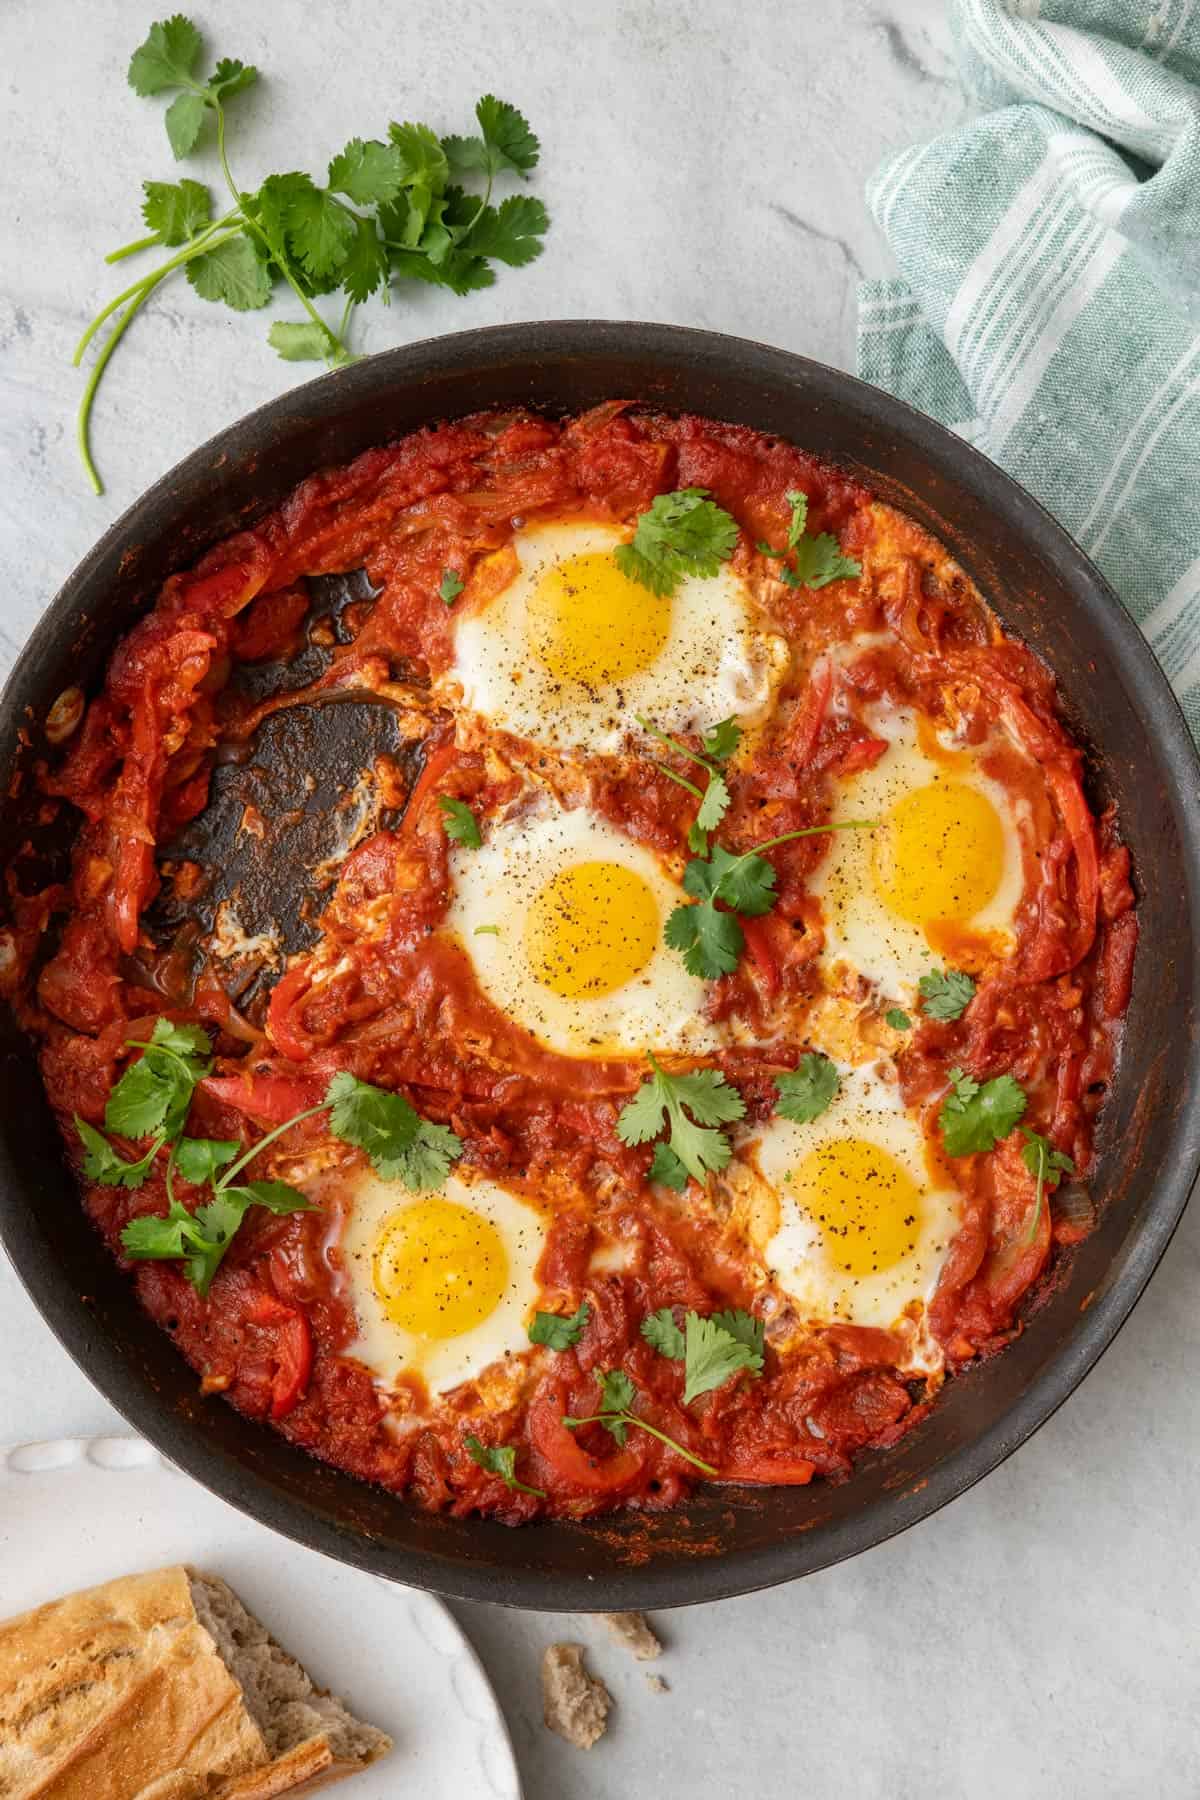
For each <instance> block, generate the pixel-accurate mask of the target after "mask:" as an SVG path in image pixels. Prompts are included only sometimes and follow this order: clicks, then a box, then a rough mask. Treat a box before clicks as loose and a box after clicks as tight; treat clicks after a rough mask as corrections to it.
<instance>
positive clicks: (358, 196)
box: [329, 138, 405, 206]
mask: <svg viewBox="0 0 1200 1800" xmlns="http://www.w3.org/2000/svg"><path fill="white" fill-rule="evenodd" d="M404 173H405V163H404V158H403V156H402V155H401V153H400V151H399V149H398V148H397V146H396V145H395V144H381V143H380V142H379V140H378V139H377V138H368V139H367V140H366V141H364V140H363V139H362V138H351V139H350V142H349V143H348V144H347V145H346V148H345V149H344V150H342V151H341V152H340V153H339V154H338V155H337V156H335V157H334V159H333V161H332V162H331V163H330V165H329V185H330V187H331V188H332V189H333V191H334V193H335V194H345V196H346V198H347V199H348V200H353V202H354V204H355V206H376V205H378V204H379V203H380V202H381V201H384V202H386V201H388V200H394V199H395V198H396V196H397V194H398V193H400V191H401V189H402V188H403V186H404Z"/></svg>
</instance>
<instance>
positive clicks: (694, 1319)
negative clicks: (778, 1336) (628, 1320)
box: [641, 1306, 766, 1406]
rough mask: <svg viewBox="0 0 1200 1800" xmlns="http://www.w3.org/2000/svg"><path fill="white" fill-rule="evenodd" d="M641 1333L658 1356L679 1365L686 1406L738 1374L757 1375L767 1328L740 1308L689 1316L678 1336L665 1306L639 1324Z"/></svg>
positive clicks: (675, 1326)
mask: <svg viewBox="0 0 1200 1800" xmlns="http://www.w3.org/2000/svg"><path fill="white" fill-rule="evenodd" d="M641 1330H642V1336H643V1337H644V1338H645V1340H646V1342H647V1343H648V1344H649V1345H650V1347H651V1349H653V1350H657V1351H658V1353H659V1355H660V1356H666V1357H669V1358H670V1359H671V1360H672V1361H675V1362H678V1361H680V1360H682V1362H683V1403H684V1405H685V1406H690V1405H691V1403H692V1401H693V1400H698V1399H699V1398H700V1395H701V1394H708V1393H711V1392H712V1390H713V1389H714V1388H719V1387H723V1386H724V1385H725V1383H726V1382H727V1381H728V1380H729V1379H730V1377H731V1376H733V1375H738V1374H740V1373H741V1372H742V1370H743V1369H745V1370H748V1371H749V1373H750V1374H751V1375H761V1374H762V1370H763V1357H764V1355H765V1353H766V1327H765V1326H764V1324H763V1321H762V1320H761V1319H756V1318H755V1317H754V1315H753V1313H748V1312H743V1311H742V1310H741V1308H740V1307H739V1308H734V1309H731V1310H729V1311H727V1312H719V1313H713V1314H712V1316H711V1317H710V1318H704V1317H703V1316H702V1315H701V1314H700V1313H697V1312H692V1311H690V1310H689V1312H688V1313H687V1315H686V1317H685V1319H684V1322H683V1330H682V1331H681V1330H680V1329H679V1326H678V1325H677V1324H676V1322H675V1316H674V1314H673V1313H672V1311H671V1309H670V1307H667V1306H664V1307H662V1308H660V1309H659V1311H658V1312H656V1313H651V1314H650V1315H649V1317H648V1318H645V1319H643V1320H642V1327H641Z"/></svg>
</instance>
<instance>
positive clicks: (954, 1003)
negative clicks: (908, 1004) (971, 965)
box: [917, 969, 975, 1019]
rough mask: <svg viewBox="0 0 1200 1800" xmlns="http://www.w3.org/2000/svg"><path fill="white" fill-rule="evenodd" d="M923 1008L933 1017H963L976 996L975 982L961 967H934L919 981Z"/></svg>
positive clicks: (918, 985) (918, 988) (918, 986)
mask: <svg viewBox="0 0 1200 1800" xmlns="http://www.w3.org/2000/svg"><path fill="white" fill-rule="evenodd" d="M917 992H918V993H919V994H920V996H921V1010H922V1011H923V1012H924V1013H925V1014H926V1015H927V1016H928V1017H929V1018H931V1019H961V1018H962V1015H963V1014H964V1013H965V1012H966V1010H967V1007H968V1006H969V1005H970V1004H971V1001H972V1000H973V999H974V998H975V983H974V982H973V981H972V980H971V977H970V976H969V975H964V974H963V972H962V970H961V969H946V970H942V969H932V970H931V971H930V973H929V974H928V975H922V977H921V979H920V981H918V983H917Z"/></svg>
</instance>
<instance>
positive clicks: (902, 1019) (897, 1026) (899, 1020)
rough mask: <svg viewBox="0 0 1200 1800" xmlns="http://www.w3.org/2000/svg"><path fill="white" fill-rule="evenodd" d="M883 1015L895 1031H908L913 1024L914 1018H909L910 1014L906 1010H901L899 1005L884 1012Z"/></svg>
mask: <svg viewBox="0 0 1200 1800" xmlns="http://www.w3.org/2000/svg"><path fill="white" fill-rule="evenodd" d="M883 1017H884V1020H885V1022H886V1023H887V1024H888V1025H890V1026H891V1028H892V1030H893V1031H908V1030H909V1029H910V1027H911V1025H912V1020H911V1019H910V1018H909V1016H908V1014H907V1013H906V1012H901V1011H900V1008H899V1007H898V1006H893V1007H891V1008H890V1009H889V1010H888V1011H887V1012H885V1013H884V1015H883Z"/></svg>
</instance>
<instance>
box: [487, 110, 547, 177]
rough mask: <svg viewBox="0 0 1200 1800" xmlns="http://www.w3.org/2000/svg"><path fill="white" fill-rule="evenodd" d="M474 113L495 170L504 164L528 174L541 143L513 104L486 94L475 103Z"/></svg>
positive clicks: (535, 162) (533, 164)
mask: <svg viewBox="0 0 1200 1800" xmlns="http://www.w3.org/2000/svg"><path fill="white" fill-rule="evenodd" d="M475 117H476V118H477V119H478V120H479V129H480V131H481V132H482V133H483V141H484V144H485V145H486V146H487V150H488V153H489V157H490V159H491V162H490V166H491V168H492V169H493V170H494V171H498V170H499V169H501V168H504V167H507V168H510V169H515V170H516V172H517V173H518V174H519V175H528V173H529V171H530V170H531V169H533V168H536V167H537V160H538V153H539V151H540V149H541V145H540V144H539V143H538V140H537V138H536V137H535V136H534V135H533V133H532V131H530V129H529V123H528V120H526V119H525V118H523V117H522V115H521V114H520V113H519V112H518V111H517V109H516V107H515V106H510V105H509V104H508V102H507V101H505V100H497V98H496V96H495V94H485V95H484V96H483V98H482V100H480V101H479V102H478V103H477V104H476V107H475Z"/></svg>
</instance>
